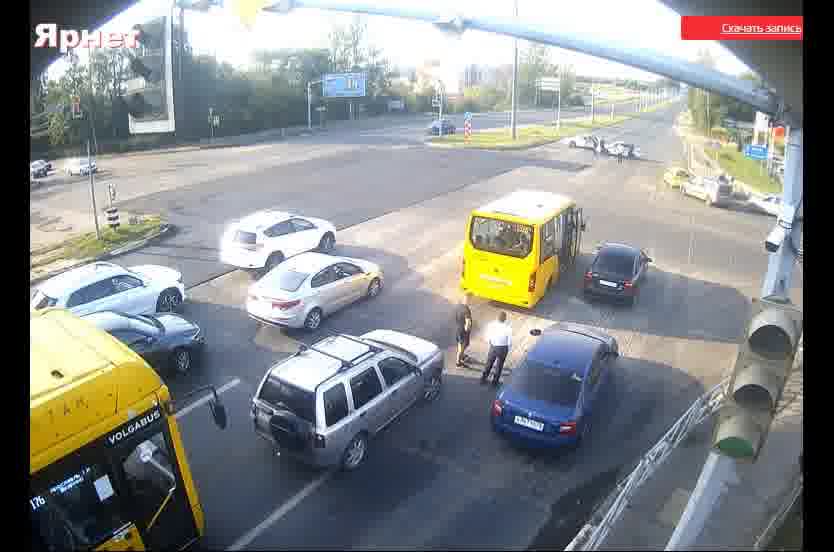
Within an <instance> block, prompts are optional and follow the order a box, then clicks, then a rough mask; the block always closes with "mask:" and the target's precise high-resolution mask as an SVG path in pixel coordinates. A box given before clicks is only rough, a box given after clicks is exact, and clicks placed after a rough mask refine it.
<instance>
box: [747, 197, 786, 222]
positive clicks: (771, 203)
mask: <svg viewBox="0 0 834 552" xmlns="http://www.w3.org/2000/svg"><path fill="white" fill-rule="evenodd" d="M747 201H748V203H750V204H751V205H753V206H755V207H757V208H758V209H760V210H762V211H764V212H765V213H767V214H768V215H770V216H772V217H778V216H779V213H780V211H781V210H782V198H781V197H779V196H775V195H768V196H764V197H756V196H752V197H751V198H750V199H749V200H747Z"/></svg>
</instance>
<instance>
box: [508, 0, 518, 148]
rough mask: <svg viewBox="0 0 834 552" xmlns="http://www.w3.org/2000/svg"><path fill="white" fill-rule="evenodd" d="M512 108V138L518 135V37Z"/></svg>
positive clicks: (515, 6)
mask: <svg viewBox="0 0 834 552" xmlns="http://www.w3.org/2000/svg"><path fill="white" fill-rule="evenodd" d="M513 19H514V20H517V19H518V0H513ZM511 101H512V109H511V113H510V132H511V134H512V138H513V140H515V139H516V137H517V136H518V134H517V132H516V116H517V112H518V39H517V38H515V39H513V91H512V100H511Z"/></svg>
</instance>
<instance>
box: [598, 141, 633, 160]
mask: <svg viewBox="0 0 834 552" xmlns="http://www.w3.org/2000/svg"><path fill="white" fill-rule="evenodd" d="M605 149H606V150H607V151H608V154H609V155H617V154H622V155H623V156H624V157H634V158H639V157H641V155H642V154H641V153H640V148H639V147H638V146H635V145H634V144H627V143H625V142H613V143H611V144H606V145H605Z"/></svg>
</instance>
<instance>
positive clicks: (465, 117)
mask: <svg viewBox="0 0 834 552" xmlns="http://www.w3.org/2000/svg"><path fill="white" fill-rule="evenodd" d="M463 120H464V121H471V120H472V113H470V112H468V111H467V112H466V113H464V114H463Z"/></svg>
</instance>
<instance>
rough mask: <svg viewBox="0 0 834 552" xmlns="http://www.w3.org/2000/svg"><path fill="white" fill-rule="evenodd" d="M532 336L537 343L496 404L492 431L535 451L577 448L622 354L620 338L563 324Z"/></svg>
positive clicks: (536, 330) (502, 390) (587, 429)
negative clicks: (536, 449)
mask: <svg viewBox="0 0 834 552" xmlns="http://www.w3.org/2000/svg"><path fill="white" fill-rule="evenodd" d="M530 334H531V335H533V336H534V337H536V338H537V339H536V341H535V343H534V344H533V345H532V346H531V347H530V349H529V350H528V351H527V352H526V353H525V354H524V358H523V359H522V360H521V362H520V363H519V365H518V367H517V368H516V369H515V370H513V374H512V377H511V378H510V381H509V383H507V384H505V385H504V386H502V388H501V389H500V390H499V391H498V394H497V396H496V397H495V399H494V400H493V401H492V409H491V421H492V427H493V429H494V430H495V431H496V432H497V433H498V434H499V435H503V436H505V437H507V438H509V439H512V440H513V441H515V442H517V443H520V444H523V445H527V446H530V447H531V448H558V447H564V446H571V447H575V446H578V445H579V444H580V443H581V442H582V441H583V440H584V439H587V438H588V435H589V434H590V431H591V426H592V422H593V421H594V420H595V419H597V416H595V412H596V411H597V410H598V406H599V405H600V404H601V403H602V400H601V396H602V391H603V390H604V388H605V385H606V382H607V381H608V379H609V378H610V374H611V371H612V370H613V369H614V366H615V364H616V359H617V357H618V356H619V345H618V344H617V340H616V339H615V338H613V337H612V336H610V335H608V334H605V333H603V332H600V331H598V330H595V329H592V328H588V327H585V326H581V325H579V324H571V323H565V322H559V323H556V324H554V325H553V326H551V327H549V328H547V329H546V330H544V331H542V330H538V329H534V330H531V332H530ZM599 421H600V422H601V423H604V420H599Z"/></svg>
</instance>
